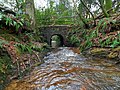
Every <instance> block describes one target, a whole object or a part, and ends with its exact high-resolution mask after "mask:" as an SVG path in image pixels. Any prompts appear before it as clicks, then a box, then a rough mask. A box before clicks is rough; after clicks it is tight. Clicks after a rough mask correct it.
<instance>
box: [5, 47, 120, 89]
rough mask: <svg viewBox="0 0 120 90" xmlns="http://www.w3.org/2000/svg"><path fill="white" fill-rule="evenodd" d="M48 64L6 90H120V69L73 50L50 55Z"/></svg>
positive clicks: (47, 57)
mask: <svg viewBox="0 0 120 90" xmlns="http://www.w3.org/2000/svg"><path fill="white" fill-rule="evenodd" d="M43 60H44V61H45V62H44V63H43V64H41V65H40V66H37V67H35V68H34V70H33V71H32V72H31V73H30V75H28V76H26V77H25V78H24V79H23V80H19V81H18V80H16V81H12V82H11V83H10V84H9V85H8V86H7V87H6V89H5V90H120V65H115V61H113V60H105V59H100V58H94V59H93V58H92V57H85V56H83V55H82V54H81V53H80V54H78V53H75V52H74V50H72V49H71V48H70V47H60V48H58V49H56V50H53V51H51V52H48V53H47V55H46V56H45V57H44V58H43Z"/></svg>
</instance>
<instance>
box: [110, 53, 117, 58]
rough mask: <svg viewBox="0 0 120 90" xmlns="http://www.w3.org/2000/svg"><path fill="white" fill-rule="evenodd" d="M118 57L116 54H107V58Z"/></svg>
mask: <svg viewBox="0 0 120 90" xmlns="http://www.w3.org/2000/svg"><path fill="white" fill-rule="evenodd" d="M117 57H118V52H111V53H110V54H108V58H111V59H113V58H117Z"/></svg>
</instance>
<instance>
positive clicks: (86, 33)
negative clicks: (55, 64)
mask: <svg viewBox="0 0 120 90" xmlns="http://www.w3.org/2000/svg"><path fill="white" fill-rule="evenodd" d="M5 1H9V0H5ZM10 1H13V2H12V3H10V2H8V4H10V5H11V6H13V10H7V9H6V8H4V7H3V6H4V5H2V4H0V11H1V12H0V55H1V56H0V76H2V77H0V89H1V88H2V86H1V83H2V85H3V83H4V82H5V80H6V78H8V79H10V78H9V77H8V76H9V75H10V76H12V75H13V73H11V71H14V69H16V70H15V72H17V74H15V75H16V76H15V78H16V77H17V78H18V77H21V75H22V74H23V73H24V71H26V70H28V68H29V67H32V65H33V64H35V63H36V62H38V61H39V60H40V58H39V53H40V52H42V51H44V50H45V49H46V48H48V45H47V44H43V37H42V36H40V35H41V32H39V31H38V28H37V27H38V26H45V25H53V26H54V25H70V26H75V27H76V26H77V27H78V28H76V29H72V30H71V31H69V34H68V35H66V37H67V38H68V42H69V43H70V45H71V46H74V47H79V48H80V50H81V51H84V50H87V49H90V48H91V47H102V48H106V47H107V48H112V49H113V48H117V47H119V46H120V1H119V0H71V1H69V0H59V2H55V1H54V0H47V7H39V8H37V9H35V8H34V3H33V1H34V0H10ZM14 2H15V3H14ZM30 5H31V7H30ZM93 7H94V8H93ZM35 26H36V27H35ZM54 39H55V40H59V41H60V38H58V37H57V38H54ZM38 41H39V42H38ZM41 42H42V43H41ZM110 55H111V54H110ZM28 62H29V64H26V63H28ZM33 66H34V65H33Z"/></svg>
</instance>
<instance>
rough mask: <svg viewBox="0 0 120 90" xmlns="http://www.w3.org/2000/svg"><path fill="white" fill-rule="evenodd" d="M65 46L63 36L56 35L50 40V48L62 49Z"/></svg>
mask: <svg viewBox="0 0 120 90" xmlns="http://www.w3.org/2000/svg"><path fill="white" fill-rule="evenodd" d="M63 45H64V40H63V36H62V35H60V34H54V35H52V36H51V38H50V46H51V47H53V48H55V47H62V46H63Z"/></svg>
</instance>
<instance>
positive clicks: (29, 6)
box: [25, 0, 35, 29]
mask: <svg viewBox="0 0 120 90" xmlns="http://www.w3.org/2000/svg"><path fill="white" fill-rule="evenodd" d="M25 11H26V14H28V15H29V16H30V18H31V28H32V29H34V28H35V6H34V0H26V8H25Z"/></svg>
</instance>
